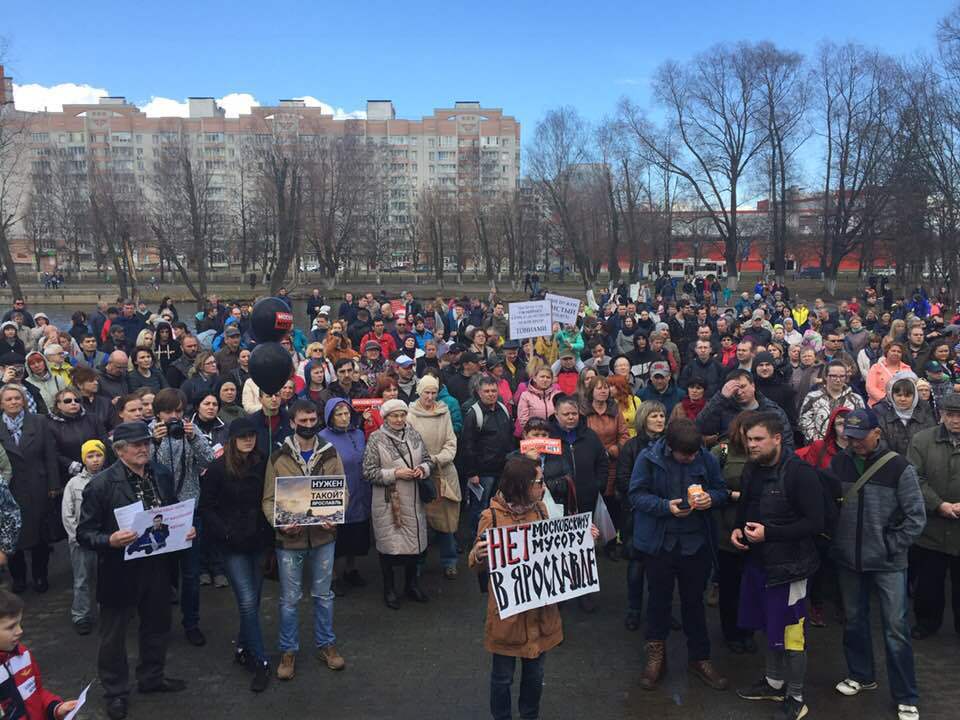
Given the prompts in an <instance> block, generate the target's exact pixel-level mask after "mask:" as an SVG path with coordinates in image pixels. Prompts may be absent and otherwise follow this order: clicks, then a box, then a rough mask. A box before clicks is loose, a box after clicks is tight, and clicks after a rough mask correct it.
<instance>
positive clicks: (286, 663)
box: [277, 652, 297, 680]
mask: <svg viewBox="0 0 960 720" xmlns="http://www.w3.org/2000/svg"><path fill="white" fill-rule="evenodd" d="M296 668H297V654H296V653H292V652H285V653H284V654H283V655H281V656H280V665H279V666H278V667H277V680H293V676H294V675H296V674H297V672H296Z"/></svg>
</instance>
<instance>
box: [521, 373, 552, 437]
mask: <svg viewBox="0 0 960 720" xmlns="http://www.w3.org/2000/svg"><path fill="white" fill-rule="evenodd" d="M559 392H560V388H559V387H557V386H556V385H551V386H550V387H549V388H547V389H546V390H540V389H538V388H535V387H533V386H532V385H527V389H526V390H524V391H523V393H521V395H520V398H519V399H518V400H517V423H516V428H515V432H514V434H515V435H516V436H517V437H520V434H521V433H522V432H523V428H525V427H526V426H527V422H528V421H529V420H530V419H531V418H543V419H544V420H546V419H547V418H549V417H550V416H551V415H553V399H554V398H555V397H556V396H557V394H558V393H559ZM516 431H519V432H516Z"/></svg>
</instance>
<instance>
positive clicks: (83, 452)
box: [80, 440, 107, 459]
mask: <svg viewBox="0 0 960 720" xmlns="http://www.w3.org/2000/svg"><path fill="white" fill-rule="evenodd" d="M94 450H96V451H97V452H98V453H100V454H101V455H106V454H107V449H106V448H105V447H104V445H103V443H102V442H100V441H99V440H87V441H86V442H85V443H84V444H83V445H81V446H80V458H81V459H83V458H85V457H86V456H87V453H88V452H93V451H94Z"/></svg>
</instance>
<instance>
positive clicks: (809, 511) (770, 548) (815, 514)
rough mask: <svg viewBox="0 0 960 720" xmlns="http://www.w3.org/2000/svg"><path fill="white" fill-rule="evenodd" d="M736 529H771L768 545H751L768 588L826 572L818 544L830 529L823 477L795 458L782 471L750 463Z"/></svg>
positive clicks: (786, 457) (783, 462) (785, 460)
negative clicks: (752, 524)
mask: <svg viewBox="0 0 960 720" xmlns="http://www.w3.org/2000/svg"><path fill="white" fill-rule="evenodd" d="M740 485H741V488H742V489H741V495H740V501H739V502H738V503H737V522H736V527H738V528H740V529H741V530H742V529H743V528H744V526H745V524H746V523H747V522H758V523H761V524H762V525H763V526H764V528H765V538H764V541H763V542H762V543H759V544H757V545H751V546H750V550H749V551H748V559H749V561H751V562H755V563H757V564H759V565H760V567H762V568H763V569H764V571H765V575H766V578H767V585H768V586H774V585H784V584H786V583H790V582H794V581H795V580H805V579H807V578H810V577H813V575H814V573H815V572H816V571H817V569H818V568H819V567H820V554H819V552H818V551H817V546H816V545H815V544H814V540H815V538H816V537H817V536H818V535H819V534H820V533H822V532H823V529H824V514H823V508H824V501H823V490H822V489H821V485H820V478H819V477H818V476H817V472H816V471H815V470H814V469H813V468H812V467H810V466H809V465H808V464H807V463H805V462H803V461H802V460H800V459H799V458H797V457H795V456H793V455H792V454H789V453H782V452H781V456H780V461H779V462H778V463H777V465H776V467H773V468H765V467H761V466H759V465H757V464H756V463H753V462H748V463H747V464H746V465H745V466H744V469H743V475H742V476H741V479H740Z"/></svg>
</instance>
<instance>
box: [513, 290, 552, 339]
mask: <svg viewBox="0 0 960 720" xmlns="http://www.w3.org/2000/svg"><path fill="white" fill-rule="evenodd" d="M552 334H553V323H552V322H551V321H550V301H549V300H532V301H530V302H517V303H510V339H511V340H522V339H523V338H531V337H541V336H546V337H549V336H550V335H552Z"/></svg>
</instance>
